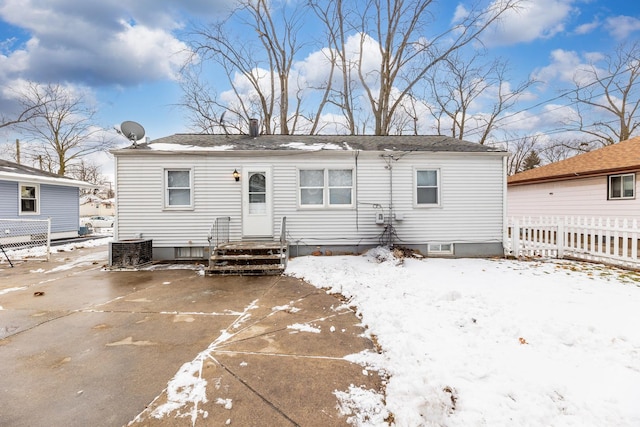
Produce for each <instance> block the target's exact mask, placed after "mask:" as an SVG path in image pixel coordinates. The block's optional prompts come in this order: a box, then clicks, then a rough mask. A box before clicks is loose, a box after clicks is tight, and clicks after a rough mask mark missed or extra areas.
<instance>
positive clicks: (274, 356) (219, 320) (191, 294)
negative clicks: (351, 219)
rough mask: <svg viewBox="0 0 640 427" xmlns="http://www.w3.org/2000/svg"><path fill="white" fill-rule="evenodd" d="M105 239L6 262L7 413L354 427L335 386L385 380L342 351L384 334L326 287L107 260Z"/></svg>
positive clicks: (128, 421)
mask: <svg viewBox="0 0 640 427" xmlns="http://www.w3.org/2000/svg"><path fill="white" fill-rule="evenodd" d="M107 252H108V248H107V247H97V248H88V249H78V250H74V251H72V252H66V253H65V252H63V253H57V254H54V255H53V256H52V259H51V261H49V262H41V261H28V262H23V263H18V264H17V265H16V266H15V268H10V267H9V265H8V263H6V262H5V263H2V264H0V278H1V280H0V365H1V366H2V381H1V383H0V402H2V409H1V410H0V425H2V426H49V425H64V426H88V425H91V426H121V425H145V426H147V425H148V426H154V425H157V426H174V425H175V426H187V425H197V426H209V425H237V426H323V427H324V426H344V425H347V416H346V415H342V414H340V411H339V410H338V409H337V405H338V400H337V398H336V395H335V394H334V393H335V392H336V391H347V390H348V389H349V387H350V385H355V386H362V387H365V388H367V389H375V390H380V389H381V387H382V380H381V378H380V377H379V376H378V374H377V373H375V372H373V371H367V370H366V369H363V367H362V366H359V365H357V364H352V363H350V362H348V361H347V360H346V359H345V356H347V355H351V354H355V353H359V352H361V351H364V350H369V351H374V347H373V344H372V342H371V341H370V340H369V339H367V338H364V337H363V332H364V331H363V329H362V327H361V326H360V321H359V319H358V318H357V316H356V315H355V313H354V312H353V311H352V310H351V309H350V308H348V307H346V306H345V305H343V304H342V303H341V302H340V301H339V300H338V299H337V298H335V297H333V296H330V295H327V294H326V293H325V292H323V291H322V290H318V289H316V288H315V287H312V286H310V285H308V284H306V283H304V282H302V281H300V280H298V279H294V278H291V277H285V276H282V277H281V276H265V277H231V276H225V277H205V276H203V275H201V274H200V272H199V271H198V270H197V268H195V269H194V268H193V267H192V268H191V269H188V268H187V269H185V268H181V269H177V268H170V267H168V266H154V267H150V268H147V269H144V270H141V271H108V270H105V269H104V268H103V266H104V265H105V264H106V263H107ZM174 267H175V266H174Z"/></svg>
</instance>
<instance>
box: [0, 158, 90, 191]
mask: <svg viewBox="0 0 640 427" xmlns="http://www.w3.org/2000/svg"><path fill="white" fill-rule="evenodd" d="M0 179H9V180H11V181H13V180H15V179H21V180H30V181H36V182H47V183H54V184H56V185H62V186H69V187H84V188H92V187H95V185H93V184H91V183H88V182H84V181H79V180H76V179H73V178H69V177H66V176H60V175H58V174H56V173H51V172H47V171H43V170H40V169H36V168H32V167H30V166H25V165H21V164H20V163H14V162H10V161H8V160H2V159H0Z"/></svg>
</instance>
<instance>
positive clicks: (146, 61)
mask: <svg viewBox="0 0 640 427" xmlns="http://www.w3.org/2000/svg"><path fill="white" fill-rule="evenodd" d="M144 3H146V6H147V7H146V8H145V4H144ZM190 3H196V2H194V1H192V2H190ZM171 12H172V10H171V9H170V7H169V6H167V4H165V5H162V4H161V3H153V4H150V2H149V1H142V2H134V3H133V4H132V6H129V7H127V6H124V5H123V4H121V2H118V1H116V0H110V1H109V0H107V1H103V2H99V3H96V4H88V3H86V4H85V3H78V2H77V1H73V0H60V1H57V2H55V4H52V3H50V2H38V1H36V0H6V1H5V2H4V3H3V4H2V5H1V6H0V19H2V20H4V21H5V22H8V23H10V24H12V25H13V26H15V27H17V28H20V29H21V30H23V31H24V33H26V34H27V36H26V37H24V38H23V39H22V40H21V41H19V42H18V41H14V43H13V44H12V45H11V46H8V45H4V46H3V51H4V52H5V55H4V56H0V63H1V64H2V65H3V67H2V70H3V71H2V74H1V75H0V79H3V80H5V79H12V78H16V77H22V78H26V79H29V80H34V81H69V82H81V83H84V84H89V85H105V84H118V85H124V86H128V85H135V84H139V83H141V82H145V81H149V80H163V79H175V77H176V71H177V70H178V67H179V66H180V65H182V62H183V61H184V60H185V58H186V57H185V54H186V51H187V50H188V49H187V46H186V45H185V44H184V43H183V42H181V41H179V40H178V39H177V38H176V37H175V35H174V34H173V33H172V31H174V30H176V29H178V28H180V26H181V23H180V16H179V15H177V14H173V13H171Z"/></svg>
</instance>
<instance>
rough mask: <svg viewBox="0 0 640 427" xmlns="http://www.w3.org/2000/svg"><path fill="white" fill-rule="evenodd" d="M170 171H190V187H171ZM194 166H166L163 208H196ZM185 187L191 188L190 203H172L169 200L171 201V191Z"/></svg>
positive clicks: (164, 171)
mask: <svg viewBox="0 0 640 427" xmlns="http://www.w3.org/2000/svg"><path fill="white" fill-rule="evenodd" d="M169 172H189V187H171V188H170V187H169ZM193 175H194V174H193V168H189V167H186V168H180V167H175V168H165V169H163V184H162V186H163V208H164V210H172V211H176V210H177V211H179V210H193V208H194V201H193V199H194V194H193V193H194V191H193V190H194V187H193V182H194V177H193ZM184 189H188V190H189V204H187V205H170V204H169V201H170V197H169V192H170V190H184Z"/></svg>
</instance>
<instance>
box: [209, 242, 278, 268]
mask: <svg viewBox="0 0 640 427" xmlns="http://www.w3.org/2000/svg"><path fill="white" fill-rule="evenodd" d="M288 249H289V247H288V244H286V243H285V244H282V243H280V242H279V241H278V242H276V241H242V242H229V243H223V244H219V245H218V246H216V247H215V248H214V249H213V251H212V255H211V259H210V260H209V268H207V269H206V270H205V273H206V274H208V275H241V276H249V275H253V276H266V275H278V274H282V272H284V270H285V268H286V266H287V259H288V256H289V254H288V252H289V250H288Z"/></svg>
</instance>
